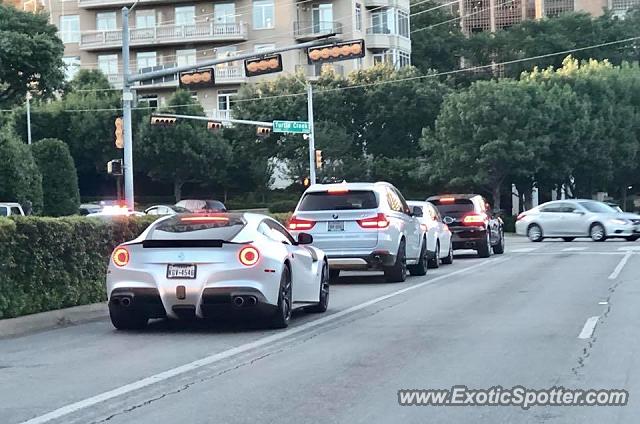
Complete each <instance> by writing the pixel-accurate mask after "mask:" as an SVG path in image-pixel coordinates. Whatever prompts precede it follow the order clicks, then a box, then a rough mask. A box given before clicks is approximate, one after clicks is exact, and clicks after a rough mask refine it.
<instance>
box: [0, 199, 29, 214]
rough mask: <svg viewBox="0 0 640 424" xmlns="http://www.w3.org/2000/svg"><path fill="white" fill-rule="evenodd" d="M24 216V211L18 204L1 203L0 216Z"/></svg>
mask: <svg viewBox="0 0 640 424" xmlns="http://www.w3.org/2000/svg"><path fill="white" fill-rule="evenodd" d="M16 215H17V216H24V215H25V213H24V210H22V206H20V203H15V202H2V203H0V216H16Z"/></svg>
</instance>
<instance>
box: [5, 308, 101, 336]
mask: <svg viewBox="0 0 640 424" xmlns="http://www.w3.org/2000/svg"><path fill="white" fill-rule="evenodd" d="M108 316H109V310H108V308H107V303H106V302H102V303H92V304H90V305H82V306H74V307H72V308H66V309H58V310H55V311H48V312H40V313H37V314H32V315H25V316H22V317H17V318H9V319H3V320H0V338H4V337H13V336H20V335H23V334H26V333H31V332H35V331H42V330H50V329H54V328H62V327H67V326H69V325H74V324H79V323H82V322H85V321H91V320H95V319H100V318H106V317H108Z"/></svg>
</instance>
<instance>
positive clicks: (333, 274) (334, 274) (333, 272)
mask: <svg viewBox="0 0 640 424" xmlns="http://www.w3.org/2000/svg"><path fill="white" fill-rule="evenodd" d="M339 278H340V270H339V269H330V270H329V281H330V282H331V283H335V282H336V281H338V279H339Z"/></svg>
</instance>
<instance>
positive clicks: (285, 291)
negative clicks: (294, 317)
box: [271, 266, 292, 328]
mask: <svg viewBox="0 0 640 424" xmlns="http://www.w3.org/2000/svg"><path fill="white" fill-rule="evenodd" d="M291 290H292V289H291V271H290V270H289V267H288V266H285V267H284V269H283V270H282V276H281V277H280V290H279V291H278V309H277V310H276V312H275V313H274V314H273V317H272V318H271V327H272V328H287V327H288V326H289V320H291V305H292V303H291Z"/></svg>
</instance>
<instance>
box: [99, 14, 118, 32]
mask: <svg viewBox="0 0 640 424" xmlns="http://www.w3.org/2000/svg"><path fill="white" fill-rule="evenodd" d="M96 29H97V30H98V31H109V30H113V29H117V24H116V12H102V13H96Z"/></svg>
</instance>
